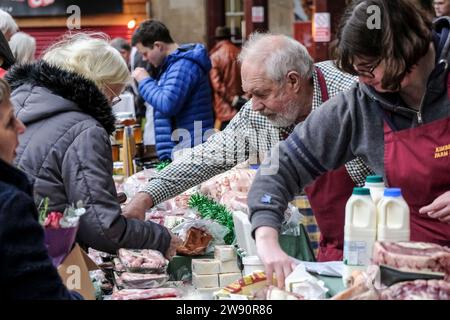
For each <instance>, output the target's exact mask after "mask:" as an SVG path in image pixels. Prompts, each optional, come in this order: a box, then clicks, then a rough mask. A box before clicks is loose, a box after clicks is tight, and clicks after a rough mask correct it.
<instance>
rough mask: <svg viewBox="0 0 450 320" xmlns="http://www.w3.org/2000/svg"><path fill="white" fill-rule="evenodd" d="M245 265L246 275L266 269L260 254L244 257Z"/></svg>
mask: <svg viewBox="0 0 450 320" xmlns="http://www.w3.org/2000/svg"><path fill="white" fill-rule="evenodd" d="M242 264H243V265H244V276H246V275H249V274H251V273H253V272H255V271H264V265H263V263H262V262H261V260H260V259H259V257H258V256H246V257H243V258H242Z"/></svg>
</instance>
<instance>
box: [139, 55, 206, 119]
mask: <svg viewBox="0 0 450 320" xmlns="http://www.w3.org/2000/svg"><path fill="white" fill-rule="evenodd" d="M202 72H203V71H202V70H201V69H200V67H199V66H198V65H197V64H196V63H195V62H193V61H190V60H187V59H181V60H178V61H176V62H175V63H173V64H172V65H170V66H169V68H168V69H167V70H166V71H165V72H164V73H163V74H162V76H161V80H160V81H159V83H158V81H156V80H154V79H152V78H146V79H144V80H142V81H141V82H140V83H139V92H140V93H141V96H142V97H143V98H144V99H145V101H147V102H148V103H149V104H151V105H152V106H153V107H154V108H155V110H157V111H158V112H160V113H162V114H163V115H165V116H166V117H173V116H175V115H176V114H178V112H179V111H180V110H181V108H182V107H183V105H184V103H185V101H186V99H187V98H188V97H189V93H190V92H191V90H192V88H193V87H194V86H195V85H196V83H197V82H198V79H199V75H200V74H201V73H202Z"/></svg>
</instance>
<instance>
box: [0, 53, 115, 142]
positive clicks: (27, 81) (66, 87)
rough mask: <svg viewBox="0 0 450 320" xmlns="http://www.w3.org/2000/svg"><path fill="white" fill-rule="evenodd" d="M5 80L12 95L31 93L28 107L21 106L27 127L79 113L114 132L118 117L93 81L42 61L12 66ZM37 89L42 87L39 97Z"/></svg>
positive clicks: (27, 100) (109, 132)
mask: <svg viewBox="0 0 450 320" xmlns="http://www.w3.org/2000/svg"><path fill="white" fill-rule="evenodd" d="M6 80H7V81H8V82H9V84H10V85H11V89H12V91H13V95H14V93H15V92H17V91H19V90H25V91H29V92H30V97H29V99H26V100H24V103H26V105H24V106H19V107H22V109H21V110H20V111H19V112H20V114H21V119H22V121H23V122H24V123H25V125H27V123H32V122H35V121H39V120H42V119H44V118H48V117H51V116H53V115H55V114H59V113H63V112H70V111H80V112H83V113H86V114H88V115H90V116H92V117H93V118H94V119H96V120H97V121H98V122H99V123H100V124H101V125H102V126H103V127H104V128H105V130H106V131H107V132H108V134H111V133H112V132H113V131H114V123H115V118H114V115H113V113H112V108H111V107H110V106H109V104H108V100H107V99H106V97H105V95H104V94H103V93H102V92H101V91H100V90H99V88H98V87H97V86H96V85H95V84H94V82H92V81H91V80H88V79H86V78H84V77H83V76H80V75H78V74H76V73H74V72H69V71H66V70H63V69H61V68H59V67H56V66H53V65H50V64H48V63H47V62H45V61H42V60H41V61H38V62H35V63H33V64H25V65H20V66H15V67H13V68H12V69H11V70H10V71H9V72H8V74H7V76H6ZM35 87H39V88H42V90H40V91H39V90H38V92H39V94H38V95H37V96H33V92H34V91H36V90H34V89H35ZM51 96H53V97H51ZM61 98H62V99H61ZM49 101H52V103H49ZM54 102H55V103H54Z"/></svg>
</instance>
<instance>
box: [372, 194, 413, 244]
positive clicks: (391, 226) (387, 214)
mask: <svg viewBox="0 0 450 320" xmlns="http://www.w3.org/2000/svg"><path fill="white" fill-rule="evenodd" d="M377 211H378V233H377V240H378V241H388V242H399V241H409V240H410V227H409V207H408V204H407V203H406V201H405V199H403V197H402V191H401V190H400V189H398V188H391V189H385V190H384V197H383V198H382V199H381V201H380V202H379V203H378V207H377Z"/></svg>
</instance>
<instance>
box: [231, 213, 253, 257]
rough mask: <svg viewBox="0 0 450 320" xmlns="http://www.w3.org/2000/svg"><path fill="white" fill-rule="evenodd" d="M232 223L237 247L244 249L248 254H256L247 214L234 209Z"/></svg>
mask: <svg viewBox="0 0 450 320" xmlns="http://www.w3.org/2000/svg"><path fill="white" fill-rule="evenodd" d="M233 223H234V232H235V234H236V242H237V244H238V246H239V248H241V249H243V250H245V252H246V254H247V255H248V256H253V255H256V243H255V239H253V237H252V224H251V223H250V220H249V219H248V215H247V214H245V213H243V212H241V211H234V212H233Z"/></svg>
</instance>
